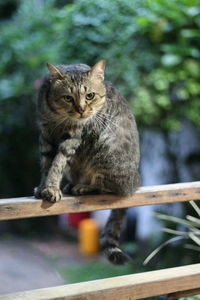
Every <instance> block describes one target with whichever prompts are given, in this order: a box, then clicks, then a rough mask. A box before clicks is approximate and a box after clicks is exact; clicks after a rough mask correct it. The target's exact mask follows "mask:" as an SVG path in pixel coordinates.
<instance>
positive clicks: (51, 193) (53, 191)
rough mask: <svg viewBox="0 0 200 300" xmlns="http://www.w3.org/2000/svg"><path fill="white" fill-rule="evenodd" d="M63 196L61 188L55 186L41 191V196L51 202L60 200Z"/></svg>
mask: <svg viewBox="0 0 200 300" xmlns="http://www.w3.org/2000/svg"><path fill="white" fill-rule="evenodd" d="M61 197H62V193H61V190H60V189H59V188H57V187H54V186H49V187H46V188H44V189H43V190H42V191H41V198H42V199H43V200H46V201H49V202H58V201H60V199H61Z"/></svg>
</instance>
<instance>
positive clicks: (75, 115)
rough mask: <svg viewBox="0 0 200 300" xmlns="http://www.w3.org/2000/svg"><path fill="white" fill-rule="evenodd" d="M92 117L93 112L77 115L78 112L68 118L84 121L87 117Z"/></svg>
mask: <svg viewBox="0 0 200 300" xmlns="http://www.w3.org/2000/svg"><path fill="white" fill-rule="evenodd" d="M92 115H93V112H86V111H84V112H82V113H79V112H73V113H71V114H70V117H71V118H73V119H78V120H84V119H87V118H89V117H91V116H92Z"/></svg>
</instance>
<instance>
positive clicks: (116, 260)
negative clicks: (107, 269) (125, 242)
mask: <svg viewBox="0 0 200 300" xmlns="http://www.w3.org/2000/svg"><path fill="white" fill-rule="evenodd" d="M125 214H126V209H125V208H123V209H116V210H112V212H111V214H110V217H109V219H108V222H107V224H106V226H105V229H104V231H103V233H102V236H101V249H102V251H103V252H104V253H105V255H106V257H107V258H108V260H109V261H110V262H111V263H113V264H117V265H121V264H124V263H126V262H128V261H129V260H130V257H129V256H128V255H127V254H126V253H124V252H123V251H122V250H121V249H120V248H119V240H120V235H121V231H122V225H123V220H124V217H125Z"/></svg>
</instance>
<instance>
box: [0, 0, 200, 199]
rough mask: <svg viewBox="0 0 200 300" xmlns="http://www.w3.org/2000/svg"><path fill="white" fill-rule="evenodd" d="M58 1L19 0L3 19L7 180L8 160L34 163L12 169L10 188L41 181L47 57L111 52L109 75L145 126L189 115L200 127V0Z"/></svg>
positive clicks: (92, 58) (0, 112) (77, 58)
mask: <svg viewBox="0 0 200 300" xmlns="http://www.w3.org/2000/svg"><path fill="white" fill-rule="evenodd" d="M9 3H10V2H9ZM61 3H63V2H61ZM55 4H56V1H53V0H51V1H37V5H36V2H35V1H33V0H31V1H25V0H21V1H15V6H16V7H17V9H16V10H14V11H13V12H12V13H10V14H9V16H10V17H7V19H5V18H3V19H2V20H1V22H0V30H1V40H0V51H1V64H0V76H1V80H0V121H1V126H0V135H1V136H2V138H1V139H2V142H1V144H4V145H5V146H4V147H1V148H0V151H1V161H0V166H1V167H0V168H1V169H0V172H1V174H2V173H4V175H5V176H4V180H5V181H8V180H7V179H6V176H7V175H8V173H10V170H7V168H6V166H5V165H4V162H6V161H9V163H10V166H13V168H14V167H15V168H17V169H18V170H22V167H21V165H23V166H24V165H25V166H26V167H28V169H30V170H31V172H30V173H29V176H26V177H27V183H26V184H25V183H24V181H23V180H21V178H22V177H24V175H23V174H22V171H21V173H20V172H19V174H18V175H13V182H14V184H15V185H17V186H18V188H16V189H15V190H13V191H12V187H11V185H12V184H13V182H12V183H10V184H8V183H7V185H6V189H4V191H2V192H3V193H5V190H6V191H8V190H10V194H12V193H15V195H16V191H17V190H18V191H19V192H20V193H21V191H23V192H24V193H27V192H29V193H30V192H31V190H30V187H31V186H32V185H33V178H34V184H35V181H37V180H36V179H35V178H36V176H38V171H37V170H38V165H36V157H37V153H36V144H37V138H36V128H35V127H34V124H35V122H34V118H35V115H34V113H33V112H34V107H35V98H36V88H35V85H36V86H37V85H38V81H37V80H38V79H40V78H41V76H42V75H43V74H44V73H45V72H46V71H45V69H46V68H45V63H46V62H50V63H53V64H59V63H67V64H70V63H76V62H84V63H88V64H90V65H92V64H94V62H96V61H97V60H99V59H101V58H104V59H106V60H107V71H106V72H107V78H108V79H109V80H111V81H112V82H114V84H115V85H116V86H117V87H118V88H119V89H120V90H121V92H122V94H123V95H125V96H126V97H127V99H128V100H129V102H130V104H131V107H132V108H133V110H134V111H135V114H136V117H137V120H138V124H139V125H140V126H160V127H161V128H162V129H164V130H174V129H177V128H179V122H180V120H181V119H182V118H184V117H186V118H189V119H190V120H192V122H193V123H195V124H196V125H197V126H198V128H200V113H199V111H200V101H199V96H200V85H199V79H200V71H199V57H200V50H199V49H200V42H199V34H200V5H199V3H198V1H195V0H190V1H188V0H173V1H165V0H156V1H145V0H141V1H139V0H135V1H130V0H123V1H121V0H110V1H107V0H97V1H93V0H76V1H74V2H73V3H70V4H66V5H64V6H61V5H59V6H56V5H55ZM2 5H3V4H2ZM15 6H13V7H15ZM13 9H14V8H13ZM13 140H14V141H15V144H13ZM21 141H23V146H22V145H21ZM25 141H27V142H28V145H26V143H25ZM22 148H23V150H22ZM21 151H22V152H23V155H22V154H21ZM10 153H11V155H10ZM30 153H31V154H30ZM13 155H15V157H19V159H17V161H16V159H15V158H14V157H13ZM12 157H13V158H12ZM24 162H25V163H24ZM13 164H14V165H13ZM23 172H24V171H23ZM6 174H7V175H6ZM30 174H31V176H30ZM16 176H18V178H16Z"/></svg>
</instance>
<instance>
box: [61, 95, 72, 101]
mask: <svg viewBox="0 0 200 300" xmlns="http://www.w3.org/2000/svg"><path fill="white" fill-rule="evenodd" d="M63 98H64V100H65V101H66V102H73V101H74V98H73V97H72V96H70V95H66V96H63Z"/></svg>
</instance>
